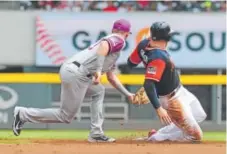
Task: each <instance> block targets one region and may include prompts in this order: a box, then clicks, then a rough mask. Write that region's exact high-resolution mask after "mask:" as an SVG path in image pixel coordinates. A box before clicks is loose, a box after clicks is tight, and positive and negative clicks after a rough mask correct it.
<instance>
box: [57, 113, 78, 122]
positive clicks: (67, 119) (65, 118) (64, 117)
mask: <svg viewBox="0 0 227 154" xmlns="http://www.w3.org/2000/svg"><path fill="white" fill-rule="evenodd" d="M74 117H75V113H65V112H63V111H62V110H61V111H60V119H61V121H62V122H63V123H66V124H70V123H71V122H72V120H73V119H74Z"/></svg>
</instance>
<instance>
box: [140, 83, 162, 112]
mask: <svg viewBox="0 0 227 154" xmlns="http://www.w3.org/2000/svg"><path fill="white" fill-rule="evenodd" d="M144 89H145V91H146V94H147V96H148V98H149V100H150V101H151V103H152V105H153V107H154V108H155V109H158V108H159V107H160V106H161V105H160V103H159V100H158V97H157V93H156V89H155V84H154V82H153V81H152V80H149V79H146V80H145V82H144Z"/></svg>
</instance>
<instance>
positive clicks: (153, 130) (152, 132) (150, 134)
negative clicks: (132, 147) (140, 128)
mask: <svg viewBox="0 0 227 154" xmlns="http://www.w3.org/2000/svg"><path fill="white" fill-rule="evenodd" d="M155 133H157V131H156V130H155V129H152V130H151V131H149V132H148V138H149V137H151V136H152V135H154V134H155Z"/></svg>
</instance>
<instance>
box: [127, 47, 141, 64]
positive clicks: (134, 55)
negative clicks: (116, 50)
mask: <svg viewBox="0 0 227 154" xmlns="http://www.w3.org/2000/svg"><path fill="white" fill-rule="evenodd" d="M129 59H130V61H131V62H132V63H133V64H139V63H140V62H141V61H142V60H141V58H140V56H139V52H138V48H137V47H136V48H135V49H134V51H133V52H132V53H131V55H130V57H129Z"/></svg>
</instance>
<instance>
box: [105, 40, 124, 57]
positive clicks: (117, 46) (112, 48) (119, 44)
mask: <svg viewBox="0 0 227 154" xmlns="http://www.w3.org/2000/svg"><path fill="white" fill-rule="evenodd" d="M104 40H105V41H107V42H108V43H109V53H114V52H119V51H121V50H122V49H123V48H124V46H125V41H124V40H123V39H122V38H120V37H118V36H110V37H107V38H105V39H104Z"/></svg>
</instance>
